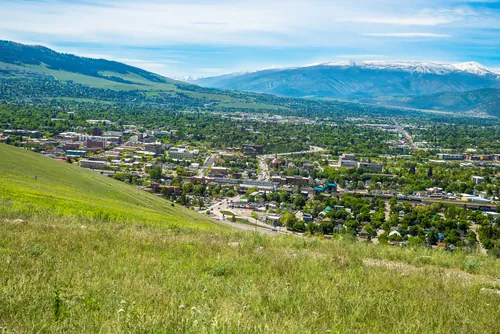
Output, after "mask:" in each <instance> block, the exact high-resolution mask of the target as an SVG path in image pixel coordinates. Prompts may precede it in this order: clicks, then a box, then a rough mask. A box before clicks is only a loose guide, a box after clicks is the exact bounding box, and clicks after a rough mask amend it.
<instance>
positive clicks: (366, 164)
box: [358, 162, 382, 172]
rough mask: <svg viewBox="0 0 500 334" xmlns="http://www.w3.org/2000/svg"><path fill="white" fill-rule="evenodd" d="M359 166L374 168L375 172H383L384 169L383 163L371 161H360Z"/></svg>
mask: <svg viewBox="0 0 500 334" xmlns="http://www.w3.org/2000/svg"><path fill="white" fill-rule="evenodd" d="M358 168H363V169H369V170H373V171H375V172H381V171H382V165H381V164H375V163H370V162H359V163H358Z"/></svg>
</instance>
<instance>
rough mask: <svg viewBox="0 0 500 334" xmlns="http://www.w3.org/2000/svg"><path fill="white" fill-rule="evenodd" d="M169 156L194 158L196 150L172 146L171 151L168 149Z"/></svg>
mask: <svg viewBox="0 0 500 334" xmlns="http://www.w3.org/2000/svg"><path fill="white" fill-rule="evenodd" d="M168 156H169V157H171V158H172V159H179V160H181V159H193V158H194V156H195V152H194V151H189V150H187V149H185V148H177V147H172V148H171V149H170V151H168Z"/></svg>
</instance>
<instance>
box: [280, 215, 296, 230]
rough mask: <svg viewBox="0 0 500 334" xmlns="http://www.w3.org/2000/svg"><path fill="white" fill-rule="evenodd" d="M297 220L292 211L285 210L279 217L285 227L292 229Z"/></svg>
mask: <svg viewBox="0 0 500 334" xmlns="http://www.w3.org/2000/svg"><path fill="white" fill-rule="evenodd" d="M298 221H299V220H298V219H297V217H295V215H294V214H293V213H290V212H286V213H285V214H284V215H283V216H281V218H280V223H281V224H282V225H284V226H286V228H287V229H290V230H293V229H294V226H295V223H297V222H298Z"/></svg>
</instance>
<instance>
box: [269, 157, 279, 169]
mask: <svg viewBox="0 0 500 334" xmlns="http://www.w3.org/2000/svg"><path fill="white" fill-rule="evenodd" d="M280 165H281V161H280V159H278V155H277V154H276V155H275V157H274V159H273V161H271V168H279V167H280Z"/></svg>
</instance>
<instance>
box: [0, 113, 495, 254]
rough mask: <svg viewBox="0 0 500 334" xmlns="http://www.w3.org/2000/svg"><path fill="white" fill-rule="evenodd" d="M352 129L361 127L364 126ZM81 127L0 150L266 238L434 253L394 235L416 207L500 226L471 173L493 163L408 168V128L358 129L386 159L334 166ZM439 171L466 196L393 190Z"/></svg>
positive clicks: (260, 149)
mask: <svg viewBox="0 0 500 334" xmlns="http://www.w3.org/2000/svg"><path fill="white" fill-rule="evenodd" d="M217 117H221V118H222V119H226V120H227V121H229V122H263V123H275V124H280V123H281V124H295V125H300V124H309V125H314V126H329V127H335V126H336V124H335V123H334V122H332V121H328V120H327V121H317V120H314V119H306V118H299V117H284V116H276V115H269V116H267V115H264V116H259V117H257V116H255V115H248V114H242V113H232V114H218V115H217ZM350 121H351V122H358V123H359V122H360V121H363V119H351V120H350ZM87 123H88V127H86V128H80V129H75V131H68V132H60V133H58V134H57V135H55V136H51V137H47V136H45V135H43V133H42V132H40V131H29V130H22V129H6V130H4V131H3V135H2V136H1V137H0V142H4V143H10V144H13V143H14V142H16V145H17V146H22V147H24V148H26V149H31V150H34V151H36V152H38V153H40V154H43V155H45V156H47V157H50V158H53V159H57V160H59V161H61V162H65V163H73V164H78V165H79V166H80V167H82V168H86V169H90V170H93V171H94V172H96V173H99V174H103V175H107V176H109V177H112V178H115V179H118V180H121V181H124V182H128V183H130V184H133V185H135V186H137V187H138V188H140V189H142V190H144V191H148V192H151V193H153V194H155V195H157V196H161V197H165V198H166V199H169V200H172V201H174V202H176V203H178V204H180V205H184V206H187V207H191V208H192V209H193V210H197V211H199V212H201V213H204V214H206V215H209V216H211V217H213V218H215V219H218V220H221V221H224V222H226V223H228V224H246V225H248V226H249V227H252V226H253V227H255V228H264V229H268V230H269V231H270V233H303V232H306V231H310V230H311V229H313V232H314V233H320V234H323V235H324V236H326V237H332V235H334V234H335V233H346V232H348V233H349V234H352V235H354V236H355V237H357V238H358V239H360V240H370V241H372V242H378V241H379V239H380V238H382V240H383V241H384V242H391V243H393V244H405V243H407V242H408V236H410V237H411V236H412V235H413V237H417V236H418V235H420V236H421V237H422V236H423V237H422V238H421V240H424V241H425V242H427V244H429V246H436V247H437V246H438V245H442V246H444V245H446V244H448V245H449V244H450V242H448V243H445V242H444V241H445V238H446V235H445V233H444V230H443V231H437V239H436V240H435V241H433V242H428V241H429V240H428V237H427V236H428V235H429V233H431V232H432V231H433V230H432V228H431V227H430V226H429V227H427V228H422V226H421V227H420V228H422V231H417V232H413V233H410V234H408V228H409V227H411V225H412V224H411V223H410V224H409V225H410V226H409V227H408V228H406V229H404V228H402V227H401V226H404V225H402V222H403V221H404V219H405V216H408V217H410V216H412V215H414V214H415V212H417V211H418V210H419V209H418V208H419V207H422V206H424V207H428V208H431V207H432V209H431V210H433V212H437V213H438V214H439V215H443V218H445V215H446V210H448V208H449V207H457V208H461V209H465V210H467V211H474V212H480V213H481V215H482V216H484V217H485V219H491V222H492V223H493V222H494V221H495V220H498V219H499V217H500V213H499V212H497V211H498V207H497V203H498V196H497V195H495V194H494V193H493V192H492V191H491V189H492V188H491V187H490V188H485V187H486V186H487V185H488V184H489V185H493V189H496V187H497V186H498V184H499V179H500V174H497V175H490V174H484V173H482V174H481V173H479V174H481V175H475V174H474V173H473V171H476V170H477V171H484V170H485V168H488V167H490V168H494V169H495V168H498V167H499V166H500V154H479V153H475V152H463V153H455V152H451V153H444V152H443V151H444V150H442V149H441V150H440V151H441V153H437V154H435V155H434V156H428V159H427V162H426V164H425V165H424V166H425V167H422V166H418V165H416V164H411V162H412V161H414V160H415V153H416V152H419V151H423V152H425V151H428V150H429V147H430V145H429V143H427V142H426V141H417V139H418V136H415V135H413V136H412V135H410V133H409V132H408V130H409V131H411V130H412V127H411V126H408V125H404V126H401V125H399V124H398V123H395V124H381V123H378V124H372V123H364V124H362V125H359V126H360V127H361V128H371V129H374V130H373V131H382V132H386V133H388V134H389V135H390V136H391V138H393V139H388V140H385V141H383V145H386V147H387V148H388V151H387V152H385V153H383V154H379V155H378V156H374V155H373V154H367V155H366V156H363V155H360V154H356V153H352V152H343V153H341V152H339V153H338V158H336V159H335V158H333V155H332V152H331V151H329V150H327V149H326V148H322V147H319V146H313V145H309V146H308V149H305V150H302V151H296V152H280V153H274V154H272V153H268V152H267V153H266V150H265V145H258V144H253V143H247V144H243V145H241V146H240V147H223V148H220V149H215V150H214V149H210V148H207V146H204V145H199V146H198V145H197V143H196V141H193V140H192V139H190V135H189V134H183V135H182V137H181V136H179V135H178V131H177V129H176V128H175V127H172V126H167V127H163V128H155V129H146V128H144V127H140V126H136V125H123V126H117V124H116V123H114V122H112V121H110V120H88V121H87ZM251 131H253V132H255V131H254V130H251ZM472 151H474V150H472ZM450 164H451V165H450ZM427 165H428V166H429V167H427ZM446 165H450V166H453V168H459V169H461V170H464V169H465V170H468V171H469V172H468V175H469V174H470V177H469V182H467V184H469V185H471V187H469V188H470V192H461V191H449V190H448V191H447V190H446V189H445V187H438V186H433V187H427V188H425V189H422V190H419V191H412V192H408V191H407V190H405V187H404V184H405V182H401V180H402V179H403V180H404V178H405V174H404V173H409V175H412V174H413V175H416V174H417V169H422V168H424V169H425V172H424V174H425V175H426V176H428V177H429V178H431V177H432V173H433V171H432V169H433V168H434V169H438V168H439V166H446ZM401 166H407V167H408V168H405V167H404V168H401ZM432 166H435V167H432ZM450 168H451V167H450ZM403 171H404V173H402V172H403ZM471 173H472V174H471ZM329 175H330V176H329ZM492 176H493V178H492ZM458 183H459V184H460V182H458ZM461 183H462V184H463V183H464V182H463V181H461ZM462 188H463V187H462ZM481 189H483V190H481ZM485 189H490V190H488V191H486V190H485ZM365 210H367V211H365ZM443 210H444V211H443ZM431 214H432V213H431ZM363 215H365V216H363ZM374 217H375V218H374ZM376 217H378V218H376ZM391 219H392V220H393V221H392V223H390V222H391ZM434 228H435V227H434ZM476 228H477V224H476V222H475V221H470V224H468V225H467V227H465V228H462V229H459V228H457V235H458V236H459V238H458V240H454V243H455V244H456V243H458V242H459V241H460V240H462V241H463V240H467V239H466V238H467V235H468V233H469V231H472V232H474V231H475V229H476ZM464 229H465V230H464ZM404 233H407V235H406V237H405V235H404ZM474 239H476V237H474ZM448 241H449V240H448ZM474 241H475V240H474ZM461 244H462V246H464V244H463V242H462V243H461ZM454 246H455V245H454Z"/></svg>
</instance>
